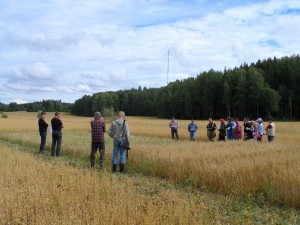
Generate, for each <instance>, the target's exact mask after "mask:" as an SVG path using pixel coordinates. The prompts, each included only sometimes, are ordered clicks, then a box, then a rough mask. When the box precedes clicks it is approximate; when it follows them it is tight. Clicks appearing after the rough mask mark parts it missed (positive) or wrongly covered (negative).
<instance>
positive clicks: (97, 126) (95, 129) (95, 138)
mask: <svg viewBox="0 0 300 225" xmlns="http://www.w3.org/2000/svg"><path fill="white" fill-rule="evenodd" d="M91 129H92V151H91V155H90V160H91V167H94V165H95V154H96V152H97V150H98V149H99V152H100V168H101V169H102V168H103V166H104V154H105V143H104V133H105V131H106V128H105V122H104V121H103V120H102V117H101V113H100V112H95V115H94V120H92V121H91Z"/></svg>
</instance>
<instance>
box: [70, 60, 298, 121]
mask: <svg viewBox="0 0 300 225" xmlns="http://www.w3.org/2000/svg"><path fill="white" fill-rule="evenodd" d="M299 92H300V58H299V55H293V56H290V57H282V58H276V57H274V58H268V59H266V60H258V61H257V62H256V63H251V64H250V65H249V64H246V63H244V64H243V65H241V66H240V67H236V68H233V69H226V68H225V69H224V72H220V71H215V70H213V69H211V70H209V71H206V72H202V73H200V74H199V75H197V76H196V77H190V78H188V79H184V80H176V81H175V82H170V83H169V84H168V85H167V86H164V87H161V88H145V87H144V88H141V87H139V88H138V89H134V88H133V89H131V90H119V91H116V92H98V93H95V94H93V95H92V96H90V95H84V96H83V97H82V98H80V99H78V100H76V101H75V102H74V104H73V106H72V109H71V112H72V114H75V115H80V116H92V115H93V112H95V111H100V112H102V113H103V114H104V115H105V113H106V112H109V111H112V110H113V111H118V110H123V111H125V112H126V114H127V115H130V116H158V117H161V118H169V117H171V116H175V117H176V118H180V119H190V118H194V119H207V118H208V117H212V118H222V117H223V118H224V117H226V116H231V117H238V118H240V119H242V118H243V117H249V118H257V117H262V118H274V119H277V120H297V119H300V96H299V94H298V93H299Z"/></svg>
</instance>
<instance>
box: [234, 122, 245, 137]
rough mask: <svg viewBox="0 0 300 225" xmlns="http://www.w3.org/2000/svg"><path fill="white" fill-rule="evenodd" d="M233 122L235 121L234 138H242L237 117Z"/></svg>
mask: <svg viewBox="0 0 300 225" xmlns="http://www.w3.org/2000/svg"><path fill="white" fill-rule="evenodd" d="M234 122H235V128H234V130H233V138H234V140H241V139H242V135H243V132H242V126H241V124H240V123H239V119H238V118H235V119H234Z"/></svg>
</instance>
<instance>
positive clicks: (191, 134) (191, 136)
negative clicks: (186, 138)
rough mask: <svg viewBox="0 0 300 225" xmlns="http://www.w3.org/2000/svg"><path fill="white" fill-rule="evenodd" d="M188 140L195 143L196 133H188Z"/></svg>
mask: <svg viewBox="0 0 300 225" xmlns="http://www.w3.org/2000/svg"><path fill="white" fill-rule="evenodd" d="M190 139H191V140H192V141H195V140H196V132H190Z"/></svg>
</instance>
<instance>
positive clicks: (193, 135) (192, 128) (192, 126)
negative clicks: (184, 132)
mask: <svg viewBox="0 0 300 225" xmlns="http://www.w3.org/2000/svg"><path fill="white" fill-rule="evenodd" d="M197 130H198V126H197V124H196V123H195V121H194V120H193V119H191V123H190V124H189V126H188V131H189V132H190V140H191V141H195V140H196V132H197Z"/></svg>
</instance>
